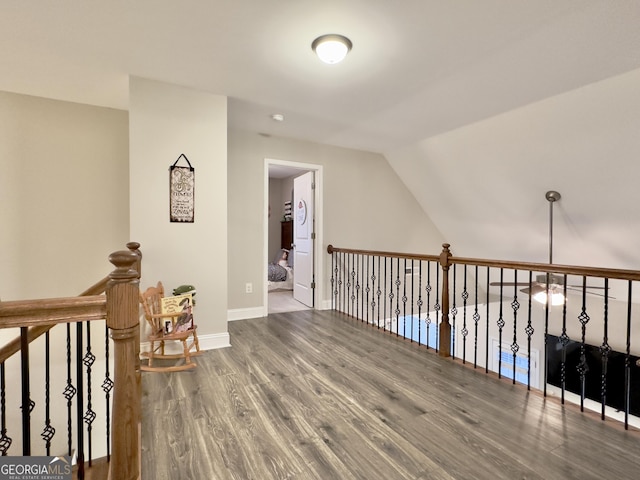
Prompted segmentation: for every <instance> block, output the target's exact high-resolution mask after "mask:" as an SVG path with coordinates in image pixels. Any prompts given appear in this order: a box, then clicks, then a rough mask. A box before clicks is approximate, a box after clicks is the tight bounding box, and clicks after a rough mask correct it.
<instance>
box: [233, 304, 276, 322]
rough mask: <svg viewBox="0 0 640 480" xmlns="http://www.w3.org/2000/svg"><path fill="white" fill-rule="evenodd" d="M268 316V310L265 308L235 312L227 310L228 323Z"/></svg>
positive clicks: (240, 309) (239, 309)
mask: <svg viewBox="0 0 640 480" xmlns="http://www.w3.org/2000/svg"><path fill="white" fill-rule="evenodd" d="M266 316H267V314H266V309H265V308H264V307H253V308H237V309H234V310H227V321H228V322H233V321H234V320H246V319H248V318H261V317H266Z"/></svg>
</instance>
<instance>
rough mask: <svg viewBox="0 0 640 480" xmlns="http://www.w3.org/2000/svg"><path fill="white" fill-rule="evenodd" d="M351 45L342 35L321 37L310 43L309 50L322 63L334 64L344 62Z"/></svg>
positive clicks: (333, 34)
mask: <svg viewBox="0 0 640 480" xmlns="http://www.w3.org/2000/svg"><path fill="white" fill-rule="evenodd" d="M351 47H353V44H352V43H351V40H349V39H348V38H347V37H345V36H343V35H338V34H335V33H332V34H329V35H322V36H320V37H318V38H316V39H315V40H314V41H313V42H312V43H311V48H312V49H313V51H314V52H316V55H318V57H319V58H320V60H322V61H323V62H324V63H329V64H334V63H339V62H341V61H342V60H344V57H346V56H347V53H349V50H351Z"/></svg>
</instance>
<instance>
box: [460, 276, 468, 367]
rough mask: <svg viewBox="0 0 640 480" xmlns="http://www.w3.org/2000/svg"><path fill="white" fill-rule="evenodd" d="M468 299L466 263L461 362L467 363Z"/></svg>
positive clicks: (463, 291) (463, 290)
mask: <svg viewBox="0 0 640 480" xmlns="http://www.w3.org/2000/svg"><path fill="white" fill-rule="evenodd" d="M468 300H469V291H468V290H467V265H466V264H465V266H464V286H463V289H462V330H461V331H460V333H461V334H462V363H467V361H466V360H467V335H469V330H468V329H467V301H468Z"/></svg>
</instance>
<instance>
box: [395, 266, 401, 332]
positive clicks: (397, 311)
mask: <svg viewBox="0 0 640 480" xmlns="http://www.w3.org/2000/svg"><path fill="white" fill-rule="evenodd" d="M394 313H395V314H396V337H397V336H398V335H400V257H398V258H397V259H396V309H395V310H394Z"/></svg>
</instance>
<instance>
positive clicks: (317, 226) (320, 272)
mask: <svg viewBox="0 0 640 480" xmlns="http://www.w3.org/2000/svg"><path fill="white" fill-rule="evenodd" d="M270 165H281V166H285V167H291V168H295V169H298V170H301V171H306V172H308V171H313V172H314V182H315V188H314V190H313V192H314V193H313V201H314V233H315V235H316V236H315V241H314V245H313V271H314V282H315V285H316V287H315V289H314V292H313V297H314V301H313V304H314V308H315V309H317V310H320V309H321V306H322V305H323V303H324V300H323V299H324V269H323V265H324V262H323V261H322V253H323V252H322V248H323V245H324V238H323V227H324V226H323V203H322V185H323V176H322V173H323V172H322V169H323V166H322V165H316V164H313V163H301V162H291V161H287V160H278V159H274V158H265V159H264V212H263V217H262V231H263V239H262V248H263V254H262V258H263V261H262V265H263V269H264V271H263V274H262V278H264V279H265V280H264V289H263V294H262V304H263V316H264V317H266V316H267V315H268V313H269V287H268V284H267V277H268V274H269V272H268V264H269V260H270V259H269V166H270ZM294 268H295V267H294Z"/></svg>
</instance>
